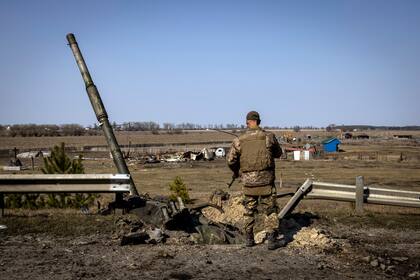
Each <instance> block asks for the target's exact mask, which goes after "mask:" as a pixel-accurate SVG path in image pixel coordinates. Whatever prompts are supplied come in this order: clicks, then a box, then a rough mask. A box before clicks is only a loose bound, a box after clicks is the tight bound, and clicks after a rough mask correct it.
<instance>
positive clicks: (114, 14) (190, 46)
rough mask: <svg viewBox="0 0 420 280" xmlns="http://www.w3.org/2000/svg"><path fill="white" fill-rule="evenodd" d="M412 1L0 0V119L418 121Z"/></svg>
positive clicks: (418, 53) (418, 48)
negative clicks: (90, 90)
mask: <svg viewBox="0 0 420 280" xmlns="http://www.w3.org/2000/svg"><path fill="white" fill-rule="evenodd" d="M419 15H420V2H419V1H392V0H381V1H374V0H370V1H362V0H361V1H356V0H348V1H338V0H337V1H90V0H89V1H75V0H73V1H42V0H40V1H19V0H15V1H7V0H0V34H1V36H2V37H1V40H0V59H1V62H2V63H1V67H0V124H12V123H39V124H40V123H57V124H61V123H80V124H85V125H87V124H93V123H94V122H95V121H96V119H95V115H94V113H93V111H92V109H91V107H90V103H89V101H88V98H87V95H86V92H85V89H84V84H83V81H82V78H81V76H80V73H79V70H78V69H77V66H76V63H75V61H74V58H73V56H72V53H71V51H70V48H69V47H68V46H67V45H66V44H67V41H66V38H65V36H66V34H67V33H70V32H72V33H74V34H75V36H76V39H77V40H78V43H79V46H80V48H81V51H82V53H83V55H84V57H85V59H86V62H87V65H88V67H89V69H90V71H91V75H92V77H93V80H94V82H95V84H96V85H97V87H98V89H99V91H100V93H101V96H102V99H103V101H104V104H105V106H106V109H107V111H108V113H109V115H110V120H111V121H116V122H117V123H121V122H125V121H156V122H160V123H163V122H172V123H181V122H193V123H199V124H204V125H205V124H216V123H217V124H220V123H224V124H226V123H237V124H242V123H243V122H244V117H245V115H246V113H247V112H248V111H250V110H258V111H259V112H260V114H261V116H262V119H263V124H264V125H279V126H292V125H314V126H326V125H328V124H331V123H335V124H373V125H414V124H415V125H420V122H419V120H420V110H419V104H420V102H419V101H420V32H418V30H419V27H420V16H419Z"/></svg>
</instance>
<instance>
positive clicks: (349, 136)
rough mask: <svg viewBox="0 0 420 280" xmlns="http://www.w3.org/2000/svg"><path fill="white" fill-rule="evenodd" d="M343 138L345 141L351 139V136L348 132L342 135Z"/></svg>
mask: <svg viewBox="0 0 420 280" xmlns="http://www.w3.org/2000/svg"><path fill="white" fill-rule="evenodd" d="M344 138H345V139H351V138H353V134H351V133H350V132H346V133H344Z"/></svg>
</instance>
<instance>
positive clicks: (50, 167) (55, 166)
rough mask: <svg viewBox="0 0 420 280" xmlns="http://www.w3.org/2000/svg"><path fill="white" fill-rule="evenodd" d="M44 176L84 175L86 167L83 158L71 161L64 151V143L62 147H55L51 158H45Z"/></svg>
mask: <svg viewBox="0 0 420 280" xmlns="http://www.w3.org/2000/svg"><path fill="white" fill-rule="evenodd" d="M41 170H42V173H44V174H82V173H84V172H85V171H84V167H83V164H82V157H81V156H79V158H78V159H73V160H71V159H70V158H69V157H68V156H67V155H66V153H65V151H64V142H62V143H61V144H60V146H54V148H53V150H52V151H51V156H50V157H46V158H44V167H43V168H42V169H41Z"/></svg>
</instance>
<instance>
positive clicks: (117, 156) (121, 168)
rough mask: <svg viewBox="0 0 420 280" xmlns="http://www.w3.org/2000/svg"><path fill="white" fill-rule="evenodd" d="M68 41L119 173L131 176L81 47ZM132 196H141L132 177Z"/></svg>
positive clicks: (71, 37) (71, 38)
mask: <svg viewBox="0 0 420 280" xmlns="http://www.w3.org/2000/svg"><path fill="white" fill-rule="evenodd" d="M66 37H67V41H68V42H69V46H70V48H71V50H72V52H73V55H74V58H75V59H76V63H77V66H78V67H79V70H80V73H81V74H82V77H83V81H84V82H85V86H86V92H87V94H88V96H89V100H90V103H91V104H92V107H93V110H94V111H95V114H96V118H97V119H98V122H99V125H100V126H101V127H102V130H103V132H104V135H105V138H106V141H107V143H108V146H109V148H110V150H111V154H112V158H113V159H114V163H115V165H116V167H117V169H118V172H119V173H122V174H130V171H129V170H128V167H127V164H126V163H125V160H124V158H123V155H122V153H121V149H120V146H119V145H118V142H117V139H116V138H115V135H114V131H113V130H112V127H111V124H110V123H109V120H108V114H107V112H106V110H105V106H104V104H103V103H102V99H101V96H100V95H99V91H98V89H97V88H96V86H95V84H94V83H93V80H92V77H91V76H90V73H89V70H88V68H87V66H86V63H85V60H84V59H83V56H82V53H81V52H80V49H79V46H78V44H77V42H76V38H75V37H74V34H72V33H69V34H67V36H66ZM130 178H131V179H130V180H131V182H130V194H131V195H139V193H138V191H137V189H136V186H135V185H134V181H133V178H132V177H131V176H130Z"/></svg>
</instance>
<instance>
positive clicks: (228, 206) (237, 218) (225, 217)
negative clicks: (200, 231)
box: [202, 196, 245, 229]
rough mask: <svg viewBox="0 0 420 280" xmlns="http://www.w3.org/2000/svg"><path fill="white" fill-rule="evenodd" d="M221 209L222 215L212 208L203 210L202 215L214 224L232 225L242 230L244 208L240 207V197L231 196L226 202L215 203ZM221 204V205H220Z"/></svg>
mask: <svg viewBox="0 0 420 280" xmlns="http://www.w3.org/2000/svg"><path fill="white" fill-rule="evenodd" d="M216 203H218V204H219V206H221V207H222V209H223V211H224V212H223V213H222V212H220V211H219V210H217V209H214V208H212V207H207V208H205V209H203V211H202V213H203V215H204V216H205V217H206V218H207V219H209V220H211V221H214V222H217V223H223V224H229V225H233V226H235V227H237V228H240V229H242V228H243V215H244V213H245V207H244V206H243V205H242V196H231V197H230V198H229V199H227V200H219V201H216ZM220 204H221V205H220Z"/></svg>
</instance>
